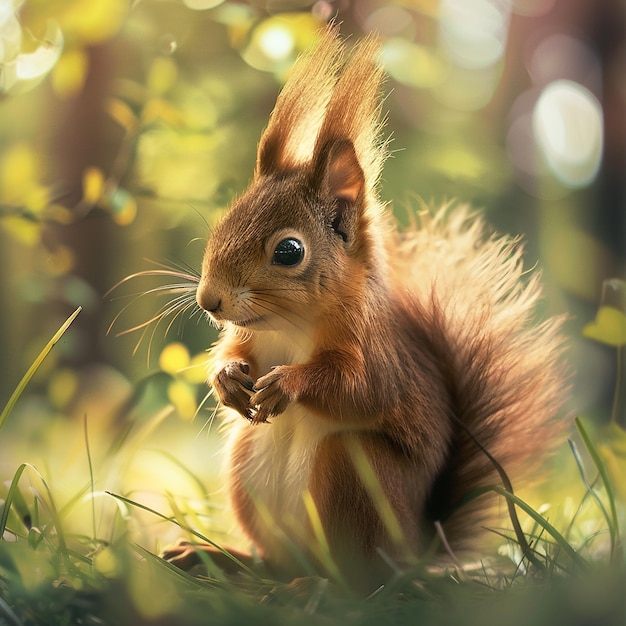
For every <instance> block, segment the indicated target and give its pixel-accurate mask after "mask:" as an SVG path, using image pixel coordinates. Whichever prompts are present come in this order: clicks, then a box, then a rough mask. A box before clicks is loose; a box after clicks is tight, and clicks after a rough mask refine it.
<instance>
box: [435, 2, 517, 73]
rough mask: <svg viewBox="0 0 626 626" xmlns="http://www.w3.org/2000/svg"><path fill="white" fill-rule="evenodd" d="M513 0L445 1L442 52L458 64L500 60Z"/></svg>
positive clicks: (473, 65)
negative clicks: (497, 0)
mask: <svg viewBox="0 0 626 626" xmlns="http://www.w3.org/2000/svg"><path fill="white" fill-rule="evenodd" d="M510 13H511V2H510V0H501V1H500V2H496V1H494V0H464V1H463V2H458V0H442V2H441V5H440V11H439V19H440V28H439V37H440V43H441V47H442V49H443V51H444V52H445V53H446V55H447V56H448V57H449V58H450V60H451V61H452V62H453V63H455V64H456V65H458V66H459V67H466V68H472V69H478V68H484V67H487V66H490V65H494V64H495V63H497V62H498V61H499V60H500V59H501V58H502V55H503V54H504V49H505V47H506V41H507V35H508V27H509V17H510Z"/></svg>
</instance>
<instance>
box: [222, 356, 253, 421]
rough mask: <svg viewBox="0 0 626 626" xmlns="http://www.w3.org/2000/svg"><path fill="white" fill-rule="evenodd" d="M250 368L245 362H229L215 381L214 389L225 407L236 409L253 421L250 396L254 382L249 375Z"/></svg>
mask: <svg viewBox="0 0 626 626" xmlns="http://www.w3.org/2000/svg"><path fill="white" fill-rule="evenodd" d="M249 372H250V366H249V365H248V364H247V363H246V362H245V361H229V362H228V363H226V365H225V366H224V367H223V368H222V369H221V370H220V371H219V372H218V373H217V375H216V376H215V378H214V379H213V387H214V388H215V390H216V391H217V395H218V396H219V399H220V401H221V402H222V404H224V405H225V406H228V407H230V408H232V409H235V410H236V411H237V412H238V413H240V414H241V415H243V416H244V417H245V418H246V419H252V417H253V416H252V413H251V409H250V396H251V395H252V393H253V389H254V381H253V380H252V378H251V377H250V375H249Z"/></svg>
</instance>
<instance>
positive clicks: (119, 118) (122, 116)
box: [106, 98, 137, 133]
mask: <svg viewBox="0 0 626 626" xmlns="http://www.w3.org/2000/svg"><path fill="white" fill-rule="evenodd" d="M106 111H107V113H108V114H109V115H110V116H111V117H112V118H113V119H114V120H115V121H116V122H117V123H118V124H119V125H120V126H121V127H122V128H123V129H124V130H126V132H128V133H133V132H134V131H135V129H136V128H137V118H136V117H135V114H134V113H133V110H132V109H131V108H130V107H129V106H128V105H127V104H126V103H125V102H122V101H121V100H118V99H117V98H110V99H109V100H108V101H107V103H106Z"/></svg>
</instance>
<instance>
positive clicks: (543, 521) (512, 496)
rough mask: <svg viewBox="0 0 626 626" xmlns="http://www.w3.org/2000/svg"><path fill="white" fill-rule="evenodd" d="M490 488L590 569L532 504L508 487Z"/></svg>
mask: <svg viewBox="0 0 626 626" xmlns="http://www.w3.org/2000/svg"><path fill="white" fill-rule="evenodd" d="M487 489H488V490H492V491H495V492H496V493H498V494H500V495H501V496H504V497H505V498H506V499H507V500H509V501H510V502H512V503H513V504H515V505H516V506H518V507H519V508H520V509H522V511H524V513H526V514H527V515H528V516H529V517H531V518H532V519H533V520H534V521H535V522H536V523H537V524H538V525H539V526H540V527H541V528H543V529H544V530H545V531H546V532H547V533H548V534H549V535H551V536H552V538H553V539H554V540H555V541H556V542H557V544H558V545H559V546H560V548H561V549H562V550H563V551H564V552H565V553H566V554H567V555H568V556H569V557H570V558H571V559H572V562H573V563H574V564H575V565H577V566H578V567H579V568H580V569H581V570H583V571H587V570H588V569H589V565H588V563H587V561H585V559H584V558H583V557H582V556H580V554H578V552H576V550H574V548H572V546H571V545H570V543H569V542H568V541H567V539H565V537H563V535H562V534H561V533H560V532H559V531H558V530H557V529H556V528H555V527H554V526H553V525H552V524H550V522H549V521H548V520H547V519H546V518H545V517H543V515H541V513H538V512H537V511H535V509H533V507H532V506H530V505H529V504H527V503H526V502H524V500H522V499H521V498H520V497H518V496H516V495H515V494H513V493H510V492H509V491H507V490H506V489H503V488H502V487H498V486H497V485H496V486H493V487H488V488H487Z"/></svg>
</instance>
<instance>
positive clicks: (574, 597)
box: [0, 312, 626, 626]
mask: <svg viewBox="0 0 626 626" xmlns="http://www.w3.org/2000/svg"><path fill="white" fill-rule="evenodd" d="M77 314H78V312H76V313H75V314H74V316H73V317H72V318H70V319H68V321H67V322H66V323H65V324H64V325H63V326H62V327H61V328H60V329H59V331H58V332H57V333H56V334H55V336H54V337H53V339H52V340H51V341H50V343H49V344H48V345H47V346H46V347H45V348H44V350H43V351H42V353H41V354H40V355H39V356H38V357H37V359H36V360H35V362H34V363H33V366H32V367H31V368H30V369H29V371H28V372H27V374H26V375H25V377H24V379H23V380H22V382H21V383H20V385H19V386H18V388H17V389H16V392H15V393H14V394H13V396H12V397H11V399H10V401H9V403H8V404H7V407H6V408H5V409H4V411H3V412H2V421H0V427H1V426H3V425H4V424H5V422H6V421H7V420H8V419H9V418H10V417H11V414H12V412H13V410H14V407H15V405H16V403H17V402H18V400H19V399H20V396H22V394H23V392H24V389H25V388H26V385H27V384H28V381H29V380H30V378H31V377H32V375H33V374H34V372H35V370H36V369H37V367H38V366H39V364H41V362H42V361H43V359H44V358H45V357H46V355H47V354H48V352H50V350H52V348H53V345H54V343H55V342H56V341H58V340H59V339H60V337H61V336H62V334H63V333H64V332H65V330H66V329H67V327H68V326H69V325H70V324H71V321H72V320H73V318H74V317H75V316H76V315H77ZM166 419H167V412H156V413H155V414H154V415H153V416H152V417H150V418H148V419H147V420H146V421H144V422H139V421H138V422H136V423H134V424H133V426H132V427H131V428H130V429H128V430H125V431H124V432H123V433H122V434H121V435H120V436H119V437H118V438H117V439H116V440H115V445H114V446H112V447H110V449H107V451H106V452H104V453H99V452H98V450H97V449H96V448H97V446H96V445H95V435H94V434H91V435H90V433H89V428H88V423H87V421H86V420H85V421H84V422H83V433H82V434H81V436H82V438H83V444H82V445H83V450H82V453H83V464H82V468H83V470H82V473H81V474H80V477H79V479H78V482H77V486H75V487H72V488H71V489H70V492H69V493H68V492H67V489H64V485H60V484H59V482H58V478H53V477H52V475H54V474H55V470H53V469H52V468H46V469H45V471H44V469H41V468H40V467H37V466H36V465H35V464H32V463H30V462H22V463H20V464H19V465H18V466H17V469H15V470H14V473H13V475H12V477H11V478H10V479H9V480H8V481H7V482H6V483H5V484H4V485H3V486H0V497H1V498H2V500H0V503H1V504H2V507H1V509H0V538H1V539H0V625H2V626H4V625H5V624H6V625H11V626H13V625H15V626H17V625H21V626H27V625H35V624H46V625H56V624H59V625H66V624H93V625H97V624H119V625H125V624H128V625H131V624H132V625H135V624H154V625H160V624H163V625H165V624H177V625H183V626H185V625H187V624H188V625H195V624H243V623H253V624H265V623H267V624H276V625H282V624H293V623H298V624H302V625H304V626H309V625H310V626H313V625H324V626H332V625H334V624H337V625H339V624H346V623H350V624H358V625H363V626H367V625H369V624H371V625H372V626H373V625H375V624H376V625H378V624H381V623H386V624H405V623H406V624H413V623H425V624H448V623H450V624H460V623H462V624H470V625H472V624H481V626H483V625H487V626H488V625H489V624H502V623H506V624H507V625H509V626H515V625H517V624H520V625H522V624H523V625H524V626H527V625H529V624H533V625H534V624H551V623H560V624H589V623H593V624H607V625H612V624H615V625H618V624H619V625H622V624H624V623H625V621H626V599H625V597H626V593H625V590H626V567H625V564H624V554H623V550H622V539H621V530H620V521H622V522H623V508H622V506H623V505H622V503H620V501H619V499H618V497H617V496H616V489H615V485H614V482H615V475H614V474H612V473H611V471H610V467H609V465H608V464H607V462H606V458H607V457H606V454H605V450H604V448H603V446H605V445H606V441H601V438H600V436H599V435H598V434H597V433H596V432H594V431H593V430H592V429H591V428H590V427H589V425H587V424H586V423H584V422H582V421H581V420H577V428H578V432H579V436H580V441H581V442H582V447H581V448H579V446H577V445H575V444H573V443H572V444H571V445H572V455H571V457H570V460H572V459H573V466H574V469H576V468H577V469H578V471H579V473H580V483H581V487H582V489H579V490H578V491H579V494H580V495H579V499H578V501H576V502H575V501H574V500H573V499H572V498H571V497H570V498H569V504H568V507H569V508H568V510H567V511H565V512H562V513H561V514H559V513H558V511H557V509H558V507H553V508H552V509H549V510H548V513H549V515H550V517H548V514H546V512H545V511H544V510H543V509H540V507H535V506H531V505H530V504H528V502H526V501H525V500H523V499H521V498H519V497H518V496H517V495H514V494H512V493H511V490H510V489H508V488H504V487H494V488H493V489H494V490H495V491H497V492H498V493H499V495H500V496H501V498H503V502H506V503H507V505H508V506H509V507H513V509H514V510H515V511H516V516H517V517H518V518H519V524H520V529H521V530H520V532H523V541H522V542H520V540H519V536H516V535H515V533H514V532H512V531H510V530H508V529H497V530H495V531H494V536H497V537H498V538H499V539H500V543H501V552H504V553H506V555H508V556H506V557H504V556H501V557H500V559H499V560H497V559H495V560H494V559H491V558H486V559H485V562H484V563H477V564H474V566H473V567H468V566H461V565H460V564H459V566H458V567H451V568H448V569H444V568H437V567H433V566H429V565H428V564H427V563H418V564H416V565H415V566H413V567H411V568H410V569H408V570H403V569H400V568H397V570H396V575H395V576H394V577H393V579H391V580H390V581H389V583H388V584H387V585H385V586H383V587H381V588H380V589H379V590H377V592H376V593H374V594H372V595H371V596H370V597H368V598H358V597H355V596H353V595H351V594H350V593H348V592H346V591H345V590H343V589H341V588H340V586H338V585H336V584H334V583H332V582H329V581H328V580H325V579H322V578H315V577H312V578H309V579H305V580H303V581H300V583H299V584H288V583H286V582H285V581H276V580H272V579H269V578H267V577H265V576H263V575H261V574H259V573H257V572H255V571H252V570H248V571H246V572H244V573H242V574H241V575H240V576H238V577H236V578H230V579H229V578H227V577H225V576H224V575H223V574H221V572H220V571H219V570H215V569H214V568H211V567H209V568H208V570H204V574H201V575H197V576H192V575H190V574H188V573H186V572H183V571H181V570H179V569H177V568H176V567H173V566H172V565H170V564H169V563H167V562H165V561H163V560H162V559H160V558H158V557H157V556H155V552H157V551H158V545H157V544H156V543H155V540H154V537H151V536H149V535H146V532H145V529H146V528H151V531H152V532H154V535H155V536H159V535H161V534H165V530H167V531H168V532H169V533H170V534H182V535H187V536H195V537H196V538H199V539H200V540H203V541H209V538H210V537H212V536H213V534H212V532H209V531H207V532H204V530H202V531H200V530H198V529H204V528H208V529H209V530H210V528H211V523H210V519H211V518H212V517H213V516H214V515H215V510H213V509H212V508H211V507H212V504H211V495H210V493H209V492H208V491H207V490H206V488H205V487H204V486H203V481H202V479H201V478H200V477H199V476H197V475H196V474H195V473H194V471H193V470H191V469H189V468H187V467H186V466H185V464H184V463H182V462H181V461H180V460H179V459H178V457H177V455H175V454H173V453H165V454H161V456H160V457H159V462H160V464H161V465H166V464H169V467H170V468H171V471H174V470H176V471H179V472H180V473H181V474H182V475H183V476H184V477H185V479H186V480H187V482H188V483H190V484H192V485H193V493H194V494H195V498H192V497H190V498H188V499H182V500H181V499H180V498H179V497H175V496H174V495H172V494H169V493H165V494H161V496H162V497H161V499H160V500H159V504H158V506H156V505H155V506H153V505H151V504H146V501H145V498H144V497H143V495H142V494H135V493H132V492H130V493H129V492H123V493H116V492H115V489H111V491H110V492H109V493H105V492H103V491H99V490H98V489H97V485H98V484H99V483H100V481H101V478H100V477H101V476H102V475H104V476H107V475H110V474H108V471H109V469H110V468H109V467H107V466H109V465H112V466H115V467H116V469H117V471H120V472H121V473H124V472H125V471H127V469H128V467H129V464H128V461H127V459H126V460H124V459H125V458H126V457H124V453H129V451H131V452H132V454H136V453H137V450H140V449H142V448H143V447H144V446H145V445H146V442H147V441H148V440H149V435H150V434H151V433H154V432H155V431H156V430H158V429H159V428H160V427H162V425H163V424H164V422H165V421H166ZM3 435H4V433H0V437H2V436H3ZM609 443H610V442H609ZM110 450H115V453H114V452H111V451H110ZM64 452H65V451H64V450H60V451H59V452H58V453H57V454H59V455H60V454H63V453H64ZM120 455H121V456H120ZM120 468H122V469H121V470H120ZM113 484H114V485H115V481H113ZM504 484H505V486H507V485H506V481H505V482H504ZM374 487H375V485H374V486H373V488H374ZM552 495H553V496H554V495H555V494H552ZM192 500H194V502H195V501H197V500H201V501H202V502H204V504H203V505H201V506H198V505H197V502H195V504H194V505H191V504H190V502H191V501H192ZM207 503H208V504H207ZM164 511H167V512H164ZM218 544H219V542H218ZM146 546H147V547H146ZM522 548H523V549H522ZM529 551H530V552H529ZM486 557H487V555H486ZM206 571H208V572H209V574H207V573H206Z"/></svg>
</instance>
